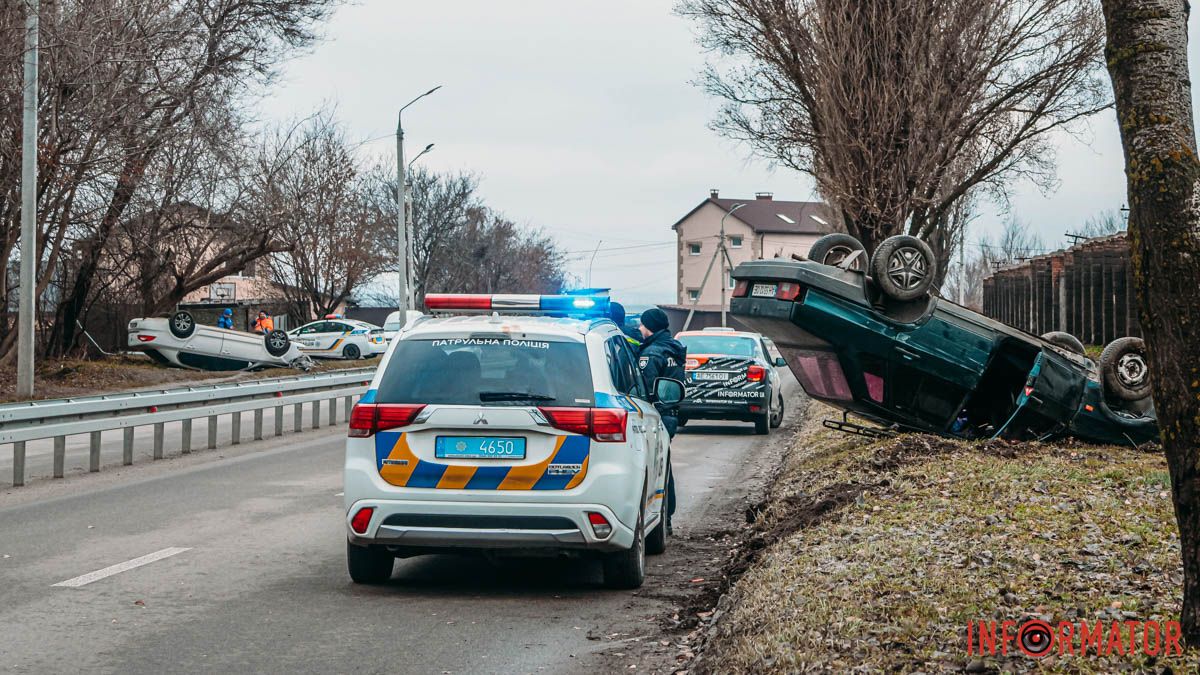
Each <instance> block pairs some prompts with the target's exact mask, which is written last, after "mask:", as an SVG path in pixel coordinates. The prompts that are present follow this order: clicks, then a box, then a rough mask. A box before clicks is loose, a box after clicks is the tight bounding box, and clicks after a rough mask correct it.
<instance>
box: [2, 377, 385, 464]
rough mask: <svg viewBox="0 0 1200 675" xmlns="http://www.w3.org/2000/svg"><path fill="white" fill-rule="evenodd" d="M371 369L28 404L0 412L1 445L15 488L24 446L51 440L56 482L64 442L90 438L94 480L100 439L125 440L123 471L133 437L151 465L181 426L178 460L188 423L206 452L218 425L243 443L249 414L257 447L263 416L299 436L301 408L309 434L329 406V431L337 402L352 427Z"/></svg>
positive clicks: (187, 443)
mask: <svg viewBox="0 0 1200 675" xmlns="http://www.w3.org/2000/svg"><path fill="white" fill-rule="evenodd" d="M374 372H375V369H374V368H356V369H354V370H343V371H338V372H336V373H321V374H318V375H300V376H295V377H283V378H274V379H269V380H255V381H251V382H236V383H231V384H214V385H201V386H195V387H184V388H179V389H164V390H160V391H141V392H128V393H120V394H109V395H104V396H88V397H82V398H74V399H57V400H47V401H28V402H22V403H12V404H5V405H0V444H6V443H11V444H12V446H13V486H14V487H19V486H21V485H24V484H25V449H26V447H25V444H26V443H27V442H29V441H34V440H39V439H45V438H53V439H54V473H53V475H54V477H55V478H62V477H63V473H64V465H65V462H66V439H67V437H68V436H75V435H80V434H89V436H90V438H89V441H90V448H89V462H88V465H89V466H88V469H89V471H91V472H96V471H99V470H100V445H101V439H102V434H103V432H105V431H113V430H116V429H121V430H123V432H124V439H123V440H124V447H123V453H122V464H124V465H126V466H128V465H130V464H133V440H134V429H136V428H137V427H142V426H150V427H153V430H154V433H153V439H154V440H153V442H154V448H153V457H154V459H161V458H162V457H163V446H164V438H163V437H164V425H165V424H167V423H168V422H182V423H183V425H182V426H183V430H182V439H181V443H180V445H181V448H180V450H181V452H182V453H183V454H185V455H186V454H189V453H190V452H191V450H192V448H191V445H192V421H193V420H196V419H200V418H207V420H208V448H209V449H213V448H216V447H217V423H218V418H219V417H220V416H221V415H232V416H233V417H232V432H233V444H234V445H237V444H239V443H241V440H242V439H241V421H242V413H245V412H253V413H254V439H255V440H261V439H262V438H263V436H264V431H263V417H264V415H263V411H264V410H266V409H267V408H274V409H275V414H274V422H275V424H274V427H275V428H274V435H275V436H281V435H282V434H283V427H284V408H285V407H286V406H292V407H293V415H292V430H293V431H294V432H299V431H301V430H302V424H301V422H302V420H303V406H304V405H305V404H309V405H310V406H311V428H313V429H317V428H320V426H321V406H320V404H321V402H322V401H325V402H327V419H328V421H329V424H336V423H337V401H338V399H342V401H343V409H344V419H349V417H350V408H351V407H352V406H353V404H354V398H355V397H356V396H358V395H361V394H362V393H363V392H364V391H365V390H366V387H367V385H368V384H369V382H370V380H371V377H372V376H373V375H374Z"/></svg>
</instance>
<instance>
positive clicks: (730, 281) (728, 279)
mask: <svg viewBox="0 0 1200 675" xmlns="http://www.w3.org/2000/svg"><path fill="white" fill-rule="evenodd" d="M725 285H726V286H728V287H729V288H730V290H732V289H733V288H734V287H735V286H737V283H736V282H734V280H733V275H732V274H730V273H728V272H726V273H725Z"/></svg>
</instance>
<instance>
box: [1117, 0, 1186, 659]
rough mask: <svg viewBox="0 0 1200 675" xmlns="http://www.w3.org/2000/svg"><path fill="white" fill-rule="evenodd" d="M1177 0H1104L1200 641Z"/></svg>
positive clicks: (1159, 407) (1140, 272)
mask: <svg viewBox="0 0 1200 675" xmlns="http://www.w3.org/2000/svg"><path fill="white" fill-rule="evenodd" d="M1188 12H1189V7H1188V3H1187V1H1186V0H1104V18H1105V21H1106V22H1107V25H1108V46H1107V49H1106V54H1105V56H1106V60H1107V62H1108V69H1109V73H1110V74H1111V75H1112V81H1113V90H1114V92H1115V93H1116V101H1117V120H1118V122H1119V123H1120V127H1121V141H1122V144H1123V145H1124V148H1125V166H1126V171H1125V173H1126V178H1127V181H1128V185H1129V238H1130V243H1131V247H1132V255H1133V275H1134V286H1135V288H1136V290H1137V296H1138V304H1139V306H1140V310H1141V314H1140V316H1141V321H1142V332H1143V334H1144V336H1145V338H1146V343H1147V345H1148V351H1149V360H1150V373H1151V377H1152V378H1153V387H1154V406H1155V409H1156V411H1157V413H1158V423H1159V428H1160V430H1161V433H1162V444H1163V450H1164V451H1165V452H1166V456H1167V464H1168V467H1169V469H1170V472H1171V488H1172V491H1173V493H1174V502H1175V517H1176V519H1177V520H1178V522H1179V539H1180V543H1181V546H1182V554H1183V572H1184V581H1183V613H1182V617H1181V622H1182V628H1183V635H1184V638H1185V639H1186V640H1187V641H1188V643H1189V644H1190V645H1192V646H1200V415H1198V414H1197V410H1198V409H1200V404H1198V403H1197V401H1200V163H1198V161H1197V157H1196V134H1195V129H1194V127H1193V123H1192V99H1191V85H1190V81H1189V79H1188V64H1187V18H1188Z"/></svg>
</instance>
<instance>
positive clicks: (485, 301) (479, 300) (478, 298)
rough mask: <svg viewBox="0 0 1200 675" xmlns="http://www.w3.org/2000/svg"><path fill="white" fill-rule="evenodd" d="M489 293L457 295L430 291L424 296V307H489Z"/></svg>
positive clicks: (490, 303)
mask: <svg viewBox="0 0 1200 675" xmlns="http://www.w3.org/2000/svg"><path fill="white" fill-rule="evenodd" d="M491 308H492V296H490V295H457V294H452V293H430V294H429V295H426V296H425V309H491Z"/></svg>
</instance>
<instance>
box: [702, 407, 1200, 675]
mask: <svg viewBox="0 0 1200 675" xmlns="http://www.w3.org/2000/svg"><path fill="white" fill-rule="evenodd" d="M831 414H833V413H832V412H831V411H830V409H828V408H826V407H824V406H821V405H820V404H815V403H814V404H812V405H811V406H810V409H809V414H808V416H807V419H806V422H805V424H804V425H803V427H802V428H801V430H800V431H799V433H798V434H797V437H796V439H795V441H794V443H793V446H792V449H791V451H790V452H789V453H788V454H787V455H786V456H785V458H786V459H785V465H784V467H783V469H782V471H781V472H780V474H779V477H778V479H777V480H776V481H775V483H774V485H773V486H772V487H771V489H770V492H769V495H768V498H767V500H766V501H765V502H764V504H763V505H762V506H761V508H760V509H759V511H758V513H757V515H756V517H755V519H754V524H753V527H752V531H751V534H750V536H749V537H748V539H747V540H746V541H745V543H744V544H743V545H741V546H739V547H738V548H736V549H735V550H734V552H733V554H732V556H731V558H730V560H729V561H728V563H727V566H726V569H725V574H726V580H725V582H724V584H723V586H724V588H723V589H722V590H723V591H724V595H723V596H722V597H721V599H720V601H719V602H718V603H717V604H716V607H715V610H714V612H713V614H712V625H711V627H709V628H708V629H707V630H705V631H704V633H703V641H702V645H701V647H700V649H699V650H698V654H699V658H698V660H697V661H696V662H694V663H692V664H690V669H691V671H692V672H700V673H710V672H711V673H716V672H795V671H797V670H832V671H848V670H855V671H858V670H861V671H871V672H874V671H881V670H882V671H904V672H908V671H923V672H942V671H962V670H963V669H964V668H966V669H968V670H969V671H971V672H994V671H996V670H997V669H999V670H1009V671H1011V670H1017V671H1024V670H1029V669H1037V670H1039V671H1045V672H1110V671H1112V670H1116V669H1121V670H1125V669H1134V670H1139V669H1154V670H1156V671H1157V670H1161V669H1162V668H1163V667H1164V666H1169V667H1171V668H1174V669H1175V672H1196V671H1197V666H1198V665H1200V657H1197V656H1196V655H1192V654H1189V655H1186V656H1185V657H1182V658H1180V657H1174V658H1161V657H1153V656H1145V655H1142V654H1141V653H1140V652H1139V653H1137V654H1134V653H1132V652H1133V650H1128V653H1127V652H1126V650H1122V651H1121V653H1120V654H1117V653H1113V652H1109V653H1105V654H1103V655H1099V656H1098V655H1097V654H1095V653H1094V652H1093V653H1091V654H1088V655H1086V656H1081V655H1079V654H1078V653H1071V652H1070V650H1067V651H1066V652H1064V653H1059V651H1058V650H1056V651H1055V652H1053V653H1052V654H1051V655H1050V656H1047V657H1045V658H1042V659H1040V660H1036V661H1035V660H1033V659H1030V658H1028V657H1026V656H1024V655H1022V654H1021V653H1020V652H1019V651H1018V650H1017V649H1016V648H1015V646H1010V649H1009V651H1008V654H1007V655H1004V654H997V655H995V656H992V655H990V654H988V655H982V656H981V655H980V654H978V652H976V653H974V654H972V653H970V652H969V651H968V644H967V625H968V622H979V621H986V622H991V621H997V622H1003V621H1006V620H1011V621H1013V622H1016V624H1018V625H1019V624H1020V623H1021V622H1022V621H1026V620H1029V619H1031V618H1037V619H1041V620H1043V621H1046V622H1048V623H1050V625H1052V626H1058V625H1059V622H1078V621H1081V620H1086V621H1089V622H1091V623H1092V624H1095V623H1097V622H1100V621H1107V622H1109V623H1112V622H1118V623H1120V622H1125V621H1155V622H1166V621H1169V620H1173V619H1175V618H1176V617H1177V616H1178V611H1179V605H1178V588H1179V587H1180V584H1181V582H1182V571H1181V568H1180V562H1179V541H1178V536H1177V533H1176V528H1175V525H1174V520H1173V518H1174V516H1173V512H1172V507H1171V499H1170V487H1169V480H1168V477H1167V474H1166V466H1165V463H1164V461H1163V459H1162V457H1161V455H1159V454H1157V453H1154V454H1151V453H1146V452H1140V451H1136V450H1130V449H1125V448H1110V447H1094V446H1086V445H1080V444H1077V443H1070V444H1056V445H1049V444H1039V443H1006V442H998V441H988V442H975V443H966V442H960V441H952V440H947V439H943V438H939V437H933V436H923V435H904V436H900V437H898V438H895V439H888V440H884V441H878V442H870V441H867V440H866V439H862V438H857V437H852V436H846V435H841V434H838V433H837V432H833V431H830V430H827V429H824V428H823V427H822V426H821V419H822V418H824V417H826V416H829V415H831ZM1130 629H1131V630H1132V628H1130ZM1121 639H1122V640H1124V641H1125V642H1126V643H1129V640H1130V636H1129V635H1128V634H1127V633H1123V634H1122V637H1121ZM1137 639H1138V640H1140V639H1141V634H1140V633H1139V634H1138V635H1137Z"/></svg>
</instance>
